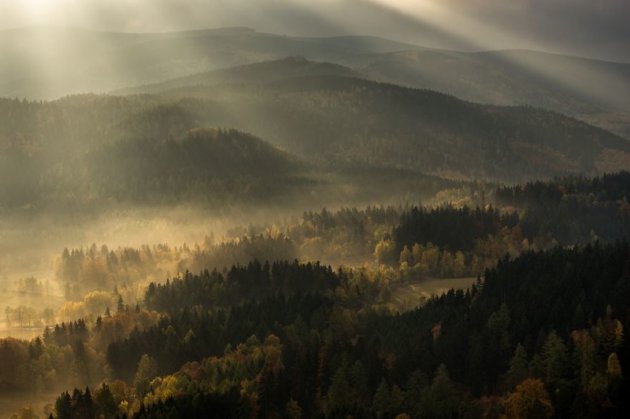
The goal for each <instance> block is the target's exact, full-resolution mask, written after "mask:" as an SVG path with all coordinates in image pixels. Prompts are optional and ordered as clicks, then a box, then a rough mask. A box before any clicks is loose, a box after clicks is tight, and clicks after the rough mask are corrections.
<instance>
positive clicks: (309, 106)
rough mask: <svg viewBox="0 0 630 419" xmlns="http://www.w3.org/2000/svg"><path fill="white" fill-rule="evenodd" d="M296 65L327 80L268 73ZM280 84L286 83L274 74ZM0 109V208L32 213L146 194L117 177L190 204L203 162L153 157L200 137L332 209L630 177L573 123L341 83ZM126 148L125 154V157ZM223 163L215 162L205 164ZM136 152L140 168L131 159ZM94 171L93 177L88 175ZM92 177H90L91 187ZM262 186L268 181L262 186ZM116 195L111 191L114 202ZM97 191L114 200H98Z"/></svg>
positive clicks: (229, 87) (608, 144)
mask: <svg viewBox="0 0 630 419" xmlns="http://www.w3.org/2000/svg"><path fill="white" fill-rule="evenodd" d="M303 65H306V68H315V69H320V68H321V67H319V66H318V65H315V66H314V67H313V66H311V64H308V63H306V64H305V63H304V62H303V61H300V60H297V61H295V60H288V61H287V60H285V61H283V62H276V63H275V64H274V65H273V66H272V67H274V68H275V67H277V66H280V67H283V66H288V70H287V71H286V72H285V74H293V73H292V71H293V70H291V68H295V67H296V66H297V67H301V66H303ZM326 68H327V67H326ZM274 71H275V70H274ZM309 71H310V70H309ZM318 71H319V70H318ZM277 73H278V74H282V72H281V71H280V70H278V71H277ZM298 73H299V71H298ZM0 109H1V110H2V112H0V161H1V162H2V165H1V166H0V173H4V175H3V176H2V178H1V180H0V188H1V189H2V190H3V191H4V196H5V201H4V202H5V203H4V205H5V206H6V205H9V206H10V205H12V203H14V204H17V205H19V206H23V205H28V204H36V205H37V204H38V203H41V197H42V196H47V197H51V196H53V197H58V198H59V197H67V196H69V195H68V193H67V189H66V188H65V187H66V186H68V183H67V182H66V181H65V180H64V179H72V180H73V182H71V184H72V185H76V182H78V179H85V182H88V183H90V182H91V183H92V186H90V188H89V191H90V192H89V193H85V190H86V189H80V190H81V191H84V192H81V193H79V194H78V196H80V197H81V199H82V200H83V199H84V198H86V197H87V198H88V199H90V200H91V199H92V198H90V197H91V196H92V197H94V196H95V197H96V198H97V200H98V199H100V198H107V197H112V196H124V195H125V194H124V193H122V192H120V191H121V190H122V189H124V188H126V187H127V186H130V185H132V184H135V185H136V186H134V187H133V188H136V187H140V185H146V183H145V181H140V182H139V183H137V182H138V180H137V179H136V178H134V177H133V176H131V177H128V178H125V180H126V181H125V182H122V181H120V179H121V178H120V176H122V175H123V174H125V173H126V174H130V175H134V174H135V175H138V176H140V177H141V178H144V179H146V178H147V176H146V173H159V174H160V175H159V176H157V177H156V180H155V181H154V182H157V183H161V184H164V182H161V181H159V180H157V179H159V178H164V176H165V175H164V173H170V174H172V176H171V175H169V176H168V178H169V179H170V180H169V182H174V183H172V185H173V186H172V187H170V188H166V189H163V190H162V191H163V192H164V191H168V192H169V193H168V194H165V195H162V199H165V198H166V197H168V196H170V194H171V192H174V191H177V192H176V193H175V195H176V196H180V194H181V193H183V194H184V195H185V196H190V195H189V194H188V193H187V192H182V191H186V190H189V189H191V185H192V184H195V185H197V186H198V185H199V178H200V177H204V176H205V174H207V173H208V172H207V171H206V168H204V167H202V165H200V163H199V161H197V162H196V163H195V162H193V164H192V165H190V167H186V166H187V165H189V164H190V162H189V161H187V160H185V159H184V160H177V161H175V160H173V159H172V160H171V161H170V164H169V165H166V166H168V167H178V169H177V170H179V172H178V174H177V175H176V174H174V173H173V172H172V171H173V170H175V169H172V168H171V169H169V170H167V171H162V170H161V168H163V167H164V165H165V163H164V159H163V156H162V154H163V153H162V152H159V151H155V150H157V149H159V148H160V147H165V146H164V144H166V143H165V141H166V142H168V140H170V139H174V140H178V139H182V138H184V137H185V136H186V133H187V132H189V131H190V130H194V129H197V128H200V127H201V128H203V127H229V128H234V129H237V130H239V131H241V132H248V133H252V134H253V135H255V136H258V137H260V138H262V139H263V140H265V141H267V142H269V143H270V144H272V145H274V146H276V147H280V148H281V149H284V150H286V152H289V153H293V154H294V155H296V156H297V157H298V158H300V159H301V162H302V164H304V163H307V166H308V168H307V169H306V170H307V171H310V172H311V173H315V174H319V175H322V176H324V177H326V182H327V183H328V184H329V185H330V186H331V187H330V188H328V190H327V191H328V192H326V191H324V190H319V191H315V190H314V189H312V188H303V186H304V184H303V183H300V182H298V183H295V182H293V181H290V182H287V183H286V184H283V183H278V185H284V186H286V185H292V186H291V188H290V189H292V191H293V192H296V193H297V194H298V195H301V196H302V197H305V196H318V197H323V198H325V199H326V198H327V197H328V196H329V192H331V191H335V188H334V186H339V185H343V187H344V188H345V189H339V188H337V189H336V192H337V193H341V194H343V195H344V196H346V197H348V191H350V193H351V194H353V195H354V196H359V195H361V196H364V197H365V199H367V200H369V199H375V198H378V199H382V198H383V197H384V196H387V197H388V199H390V198H393V199H396V197H395V196H393V195H397V197H398V199H400V197H405V196H407V197H408V193H409V192H410V191H411V192H413V193H414V194H415V193H417V192H419V193H420V194H425V195H424V196H426V194H427V193H429V189H431V191H432V192H433V193H434V192H435V187H434V186H435V185H434V186H431V187H430V188H429V189H427V186H428V183H434V182H433V180H431V179H435V178H427V177H426V176H421V174H422V175H431V176H437V177H440V178H450V179H451V180H464V181H466V180H472V179H479V178H482V179H487V180H498V181H520V180H530V179H533V178H541V177H552V176H556V175H564V174H570V173H575V174H595V173H601V172H612V171H616V170H627V169H628V168H630V143H629V142H627V141H626V140H624V139H622V138H620V137H617V136H615V135H613V134H611V133H609V132H607V131H604V130H602V129H599V128H595V127H592V126H590V125H587V124H585V123H582V122H579V121H577V120H575V119H572V118H569V117H565V116H562V115H559V114H555V113H552V112H548V111H543V110H538V109H533V108H527V107H497V106H485V105H479V104H474V103H470V102H464V101H461V100H459V99H457V98H455V97H452V96H447V95H443V94H440V93H436V92H432V91H427V90H415V89H409V88H403V87H399V86H394V85H390V84H382V83H376V82H372V81H368V80H362V79H358V78H348V77H343V76H339V75H332V76H331V75H316V76H300V77H288V78H282V79H280V80H274V81H271V82H268V83H239V84H222V85H219V86H193V87H182V88H178V89H174V90H169V91H167V92H165V93H162V94H159V95H130V96H125V97H116V96H98V95H81V96H71V97H67V98H64V99H60V100H57V101H53V102H27V101H20V100H6V99H3V100H0ZM241 139H242V138H241ZM138 141H141V142H143V144H145V145H147V146H148V149H147V151H146V152H145V151H143V150H142V148H141V147H138V146H137V144H138ZM125 142H129V144H128V145H124V144H122V143H125ZM153 142H155V143H156V144H152V143H153ZM113 144H118V145H117V146H112V145H113ZM134 144H136V145H134ZM172 144H178V147H182V146H188V145H189V143H186V142H184V143H181V142H180V143H177V142H175V143H172ZM214 145H215V146H216V144H214ZM125 147H127V148H125ZM153 147H157V149H154V148H153ZM169 147H170V146H169ZM263 149H264V150H267V148H265V147H262V148H261V150H263ZM117 150H125V152H123V153H122V156H123V157H124V158H123V159H122V160H121V162H116V163H114V164H113V166H111V167H110V168H101V169H98V167H99V163H98V162H99V161H101V162H102V161H108V160H107V157H106V156H105V155H106V154H107V153H114V154H115V153H119V154H120V151H117ZM151 150H153V151H151ZM154 151H155V152H154ZM225 152H228V151H227V150H226V149H220V150H219V149H217V150H214V151H213V152H212V155H213V156H218V155H220V154H222V153H225ZM133 153H136V154H138V156H137V157H133V156H132V154H133ZM161 153H162V154H161ZM235 156H236V154H232V155H230V156H227V157H225V159H226V161H230V159H233V158H234V157H235ZM277 157H278V156H277V154H275V153H270V154H265V155H264V156H260V159H259V160H256V161H257V164H260V163H261V162H262V160H264V159H267V158H269V159H271V160H270V162H275V161H276V160H274V159H276V158H277ZM134 158H137V159H138V160H137V162H136V163H138V162H142V164H137V165H136V166H135V169H133V170H127V169H125V168H123V167H122V166H120V165H128V166H129V167H131V166H133V165H132V164H131V163H130V162H131V161H133V159H134ZM216 158H217V159H219V160H221V158H219V157H216ZM90 159H92V160H90ZM94 159H96V160H94ZM112 161H113V160H112ZM211 161H212V160H211V159H210V160H208V161H207V162H206V163H208V164H210V162H211ZM88 162H92V163H95V164H93V165H92V166H93V167H92V166H91V163H90V164H88ZM123 162H126V163H123ZM134 164H135V163H134ZM86 165H87V168H86V169H85V170H84V171H83V172H78V170H83V169H82V168H84V167H86ZM211 166H216V165H211ZM238 166H239V165H238V164H237V165H235V167H238ZM245 166H247V168H246V169H245V175H244V176H239V177H240V178H247V170H250V169H251V165H245ZM280 166H281V167H283V165H280ZM141 167H142V168H143V170H144V169H146V170H144V171H143V170H140V168H141ZM184 167H186V168H184ZM262 167H275V164H274V163H269V164H266V165H262ZM296 167H297V166H294V168H296ZM114 168H116V169H114ZM123 169H124V170H123ZM196 171H197V173H195V172H196ZM97 172H98V173H99V174H98V176H97V177H96V178H94V179H92V178H90V177H89V176H91V175H95V176H96V174H97ZM183 173H186V174H187V175H186V176H182V174H183ZM193 173H195V174H193ZM202 173H205V174H202ZM334 173H342V177H341V178H332V179H331V178H330V175H331V174H334ZM387 173H389V174H390V175H392V176H393V177H392V176H390V175H387V176H388V177H387V179H390V180H388V181H387V182H385V183H392V182H391V181H393V184H394V185H395V186H391V185H390V186H386V185H383V179H384V178H383V175H385V174H387ZM15 174H17V176H16V175H15ZM109 174H116V175H113V177H112V178H111V179H114V178H116V179H119V181H117V182H116V186H112V185H106V183H107V179H108V176H109ZM270 174H271V172H269V171H262V173H258V174H257V177H260V178H264V177H266V176H267V175H270ZM303 174H304V173H302V175H303ZM105 175H106V176H105ZM258 175H260V176H258ZM294 175H300V174H298V173H294ZM85 176H88V177H87V178H86V177H85ZM292 178H295V176H293V177H292ZM414 179H415V180H414ZM417 181H419V182H417ZM212 184H213V185H215V186H216V185H217V184H216V183H212ZM98 185H101V186H98ZM175 185H177V186H175ZM205 185H206V186H208V185H209V184H207V183H206V184H205ZM239 185H240V187H239V188H240V189H239V190H252V189H251V188H250V186H251V185H250V186H247V185H248V184H239ZM366 185H378V186H377V189H378V190H373V191H371V192H367V189H366ZM197 186H195V187H192V189H193V190H195V191H196V192H195V193H194V194H192V195H195V196H198V197H202V198H203V199H204V200H205V199H206V198H205V197H206V196H207V195H211V194H212V193H213V192H214V191H215V189H214V188H210V187H208V188H206V187H204V188H201V189H199V188H198V187H197ZM235 186H236V185H232V187H230V188H228V189H230V190H231V189H232V188H233V187H235ZM284 186H281V187H280V188H279V189H278V188H276V189H278V190H281V189H282V188H283V187H284ZM294 186H295V188H294ZM381 186H382V187H381ZM73 187H74V186H73ZM221 188H223V187H221ZM221 188H219V189H221ZM412 188H413V189H412ZM114 189H115V190H117V191H118V192H116V193H113V195H109V192H112V191H113V190H114ZM371 189H374V188H371ZM254 190H259V191H260V193H261V194H262V195H263V196H271V195H273V194H266V193H265V192H264V189H260V188H258V187H256V188H254ZM103 191H109V192H108V193H107V194H106V195H105V196H102V195H101V192H103ZM202 192H203V193H202ZM279 193H280V192H279ZM313 193H315V195H313ZM70 195H74V196H77V194H74V193H73V194H70ZM127 195H129V196H131V195H132V194H131V193H127ZM142 195H143V194H140V196H142ZM294 196H295V195H294ZM64 199H65V198H64ZM172 199H176V198H175V197H172ZM331 201H332V199H330V200H329V201H328V202H329V203H330V202H331ZM219 202H220V199H219ZM320 202H321V201H320ZM363 202H366V201H363ZM367 202H369V201H367ZM318 205H321V203H320V204H318Z"/></svg>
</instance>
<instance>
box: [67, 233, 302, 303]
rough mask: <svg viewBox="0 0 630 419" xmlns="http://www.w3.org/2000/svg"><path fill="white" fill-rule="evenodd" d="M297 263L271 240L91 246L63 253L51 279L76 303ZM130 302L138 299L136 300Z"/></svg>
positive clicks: (280, 239) (278, 240)
mask: <svg viewBox="0 0 630 419" xmlns="http://www.w3.org/2000/svg"><path fill="white" fill-rule="evenodd" d="M297 257H298V254H297V250H296V246H295V244H294V242H293V241H292V240H289V239H288V238H287V237H285V236H283V235H274V236H272V235H270V234H265V235H263V234H259V235H254V236H244V237H242V238H238V239H232V240H224V241H221V242H219V243H215V242H214V241H213V240H212V239H211V238H206V240H204V241H203V242H202V243H199V244H195V245H193V246H188V245H186V244H184V245H182V246H168V245H166V244H160V245H153V246H147V245H145V246H140V247H138V248H132V247H120V248H116V249H109V248H108V247H107V246H101V247H97V246H96V245H92V246H90V247H87V248H80V249H64V251H63V252H62V254H61V255H60V256H59V257H58V258H57V260H56V267H55V279H56V281H57V282H59V283H60V285H61V286H62V289H64V291H65V296H66V298H68V299H72V300H78V299H80V298H82V297H83V296H84V295H85V293H87V292H90V291H93V290H105V291H110V292H111V291H112V290H113V289H114V288H116V289H117V291H118V292H119V293H121V294H122V293H124V292H125V290H127V291H134V288H135V287H136V286H137V285H139V284H140V285H146V284H148V283H149V282H151V281H154V282H155V281H162V280H164V279H165V278H168V277H169V276H173V275H176V274H178V273H184V272H185V271H187V270H190V271H193V272H200V271H202V270H204V269H209V270H213V269H217V270H219V271H223V270H224V269H227V268H228V267H230V266H233V265H235V264H246V263H248V262H250V261H252V260H254V259H261V260H265V259H268V260H291V259H295V258H297ZM131 296H132V297H139V298H140V299H141V298H142V296H136V295H135V294H132V295H131ZM126 299H127V300H130V298H126ZM100 312H101V313H102V310H101V311H100Z"/></svg>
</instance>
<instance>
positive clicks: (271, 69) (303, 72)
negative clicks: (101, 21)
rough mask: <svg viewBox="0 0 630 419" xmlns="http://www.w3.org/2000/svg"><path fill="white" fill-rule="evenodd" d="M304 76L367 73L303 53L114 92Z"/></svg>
mask: <svg viewBox="0 0 630 419" xmlns="http://www.w3.org/2000/svg"><path fill="white" fill-rule="evenodd" d="M304 76H341V77H357V78H358V77H364V76H363V75H361V74H360V73H358V72H356V71H354V70H351V69H350V68H348V67H344V66H341V65H338V64H331V63H325V62H313V61H308V60H306V59H305V58H303V57H288V58H284V59H281V60H274V61H263V62H260V63H254V64H247V65H243V66H238V67H232V68H227V69H222V70H215V71H210V72H205V73H200V74H195V75H192V76H188V77H181V78H176V79H172V80H168V81H165V82H162V83H155V84H150V85H145V86H138V87H135V88H128V89H121V90H116V91H113V92H112V94H127V95H129V94H139V93H158V92H163V91H165V90H172V89H176V88H179V87H189V86H212V85H218V84H228V83H269V82H273V81H279V80H283V79H288V78H292V77H304Z"/></svg>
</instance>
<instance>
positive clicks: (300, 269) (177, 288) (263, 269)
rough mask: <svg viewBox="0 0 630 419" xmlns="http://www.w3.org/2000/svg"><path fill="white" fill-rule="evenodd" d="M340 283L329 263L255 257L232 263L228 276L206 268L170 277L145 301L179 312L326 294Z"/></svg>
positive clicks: (151, 288)
mask: <svg viewBox="0 0 630 419" xmlns="http://www.w3.org/2000/svg"><path fill="white" fill-rule="evenodd" d="M338 285H339V278H338V277H337V275H335V273H334V272H333V271H332V269H331V267H330V266H321V265H320V264H319V263H314V264H311V263H307V264H299V263H298V261H297V260H296V261H294V262H292V263H289V262H273V263H269V262H264V263H260V262H259V261H258V260H254V261H252V262H250V263H248V264H247V265H246V266H233V267H232V268H231V269H230V270H229V271H228V272H227V274H226V275H225V276H224V275H223V274H221V273H219V272H217V271H212V272H208V271H207V270H206V271H204V272H203V273H202V274H201V275H192V274H190V273H189V272H186V273H185V274H184V276H183V278H181V279H173V280H172V281H168V280H167V281H166V283H165V284H164V285H162V284H155V283H151V284H150V285H149V287H148V289H147V291H146V294H145V303H146V306H147V307H148V308H149V309H152V310H157V311H160V312H167V313H174V312H175V313H176V312H177V311H179V310H180V309H181V308H184V307H191V308H195V307H199V308H202V309H210V308H228V307H233V306H238V305H241V304H243V303H244V302H248V301H253V300H259V299H264V298H266V297H272V296H275V295H285V296H291V295H294V294H307V293H324V292H326V291H331V290H334V289H335V288H336V287H337V286H338Z"/></svg>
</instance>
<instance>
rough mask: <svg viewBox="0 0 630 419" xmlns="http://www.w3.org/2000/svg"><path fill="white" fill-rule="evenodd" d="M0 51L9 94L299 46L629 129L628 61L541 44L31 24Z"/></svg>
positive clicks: (128, 81) (220, 62)
mask: <svg viewBox="0 0 630 419" xmlns="http://www.w3.org/2000/svg"><path fill="white" fill-rule="evenodd" d="M0 56H2V57H3V65H2V66H1V67H0V96H4V97H19V98H22V97H26V98H29V99H52V98H57V97H61V96H64V95H68V94H77V93H86V92H95V93H105V92H109V91H115V90H120V89H127V88H129V87H131V86H140V85H147V84H155V83H162V82H165V81H167V80H171V79H181V78H186V77H189V76H190V79H189V80H188V81H185V80H181V81H182V82H185V83H194V82H200V81H202V82H204V83H207V82H209V81H211V80H212V79H213V78H218V79H221V80H223V81H225V80H226V78H227V79H230V77H231V81H233V82H236V81H239V77H242V78H244V79H245V80H246V79H247V78H248V77H249V76H248V75H247V74H246V73H247V71H245V70H243V71H244V72H245V74H241V75H238V74H235V75H229V74H228V73H229V72H230V70H227V69H229V68H233V67H236V66H242V65H245V64H253V63H259V62H263V61H270V60H278V59H284V58H286V57H288V56H302V57H305V58H306V59H308V60H311V61H324V62H329V63H333V64H338V65H343V66H346V67H348V70H347V71H352V72H353V74H355V75H356V74H362V75H363V76H364V77H367V78H370V79H375V80H378V81H382V82H388V83H394V84H400V85H403V86H407V87H416V88H423V89H431V90H437V91H441V92H444V93H448V94H452V95H455V96H457V97H461V98H463V99H466V100H471V101H474V102H479V103H485V104H493V105H518V106H525V105H526V106H534V107H541V108H545V109H548V110H552V111H554V112H559V113H563V114H566V115H569V116H573V117H576V118H579V119H582V120H584V121H586V122H589V123H590V124H592V125H596V126H599V127H603V128H605V129H608V130H611V131H613V132H615V133H617V134H618V135H622V136H625V137H626V138H630V102H629V100H628V97H630V64H625V63H612V62H605V61H598V60H592V59H586V58H579V57H569V56H564V55H558V54H549V53H542V52H536V51H481V52H457V51H449V50H438V49H428V48H424V47H421V46H416V45H410V44H405V43H401V42H396V41H391V40H387V39H382V38H375V37H364V36H345V37H330V38H304V37H290V36H283V35H275V34H268V33H260V32H256V31H254V30H252V29H248V28H223V29H211V30H198V31H186V32H172V33H154V34H150V33H148V34H147V33H145V34H133V33H104V32H94V31H87V30H81V29H73V28H51V27H33V28H23V29H14V30H6V31H2V32H0ZM215 70H224V71H223V72H220V71H219V72H214V71H215ZM258 70H260V69H258ZM318 71H319V70H318ZM331 71H332V72H336V70H334V69H331ZM221 73H223V74H221ZM302 75H306V74H302ZM346 75H349V74H346ZM278 76H279V75H278ZM278 76H274V78H279V77H278ZM269 77H271V75H268V77H267V81H269ZM262 79H264V77H262ZM261 81H262V80H261ZM171 87H176V85H172V86H171Z"/></svg>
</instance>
